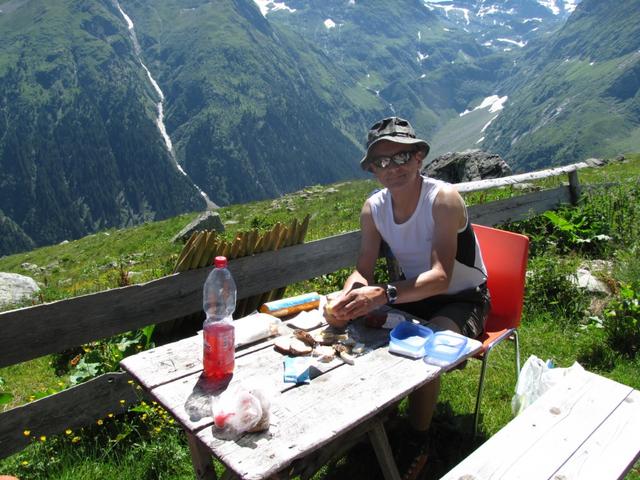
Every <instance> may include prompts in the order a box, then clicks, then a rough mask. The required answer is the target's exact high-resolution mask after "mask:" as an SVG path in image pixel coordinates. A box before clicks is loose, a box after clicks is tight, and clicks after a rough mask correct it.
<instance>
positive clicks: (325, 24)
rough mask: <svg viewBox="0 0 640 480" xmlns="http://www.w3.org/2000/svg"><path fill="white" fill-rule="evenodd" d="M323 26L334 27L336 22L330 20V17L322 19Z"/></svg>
mask: <svg viewBox="0 0 640 480" xmlns="http://www.w3.org/2000/svg"><path fill="white" fill-rule="evenodd" d="M324 26H325V27H326V28H327V29H329V28H336V22H334V21H333V20H331V19H330V18H327V19H326V20H325V21H324Z"/></svg>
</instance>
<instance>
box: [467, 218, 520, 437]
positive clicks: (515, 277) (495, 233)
mask: <svg viewBox="0 0 640 480" xmlns="http://www.w3.org/2000/svg"><path fill="white" fill-rule="evenodd" d="M473 230H474V232H475V234H476V238H477V239H478V243H479V244H480V250H481V252H482V259H483V260H484V264H485V266H486V267H487V272H488V275H489V278H488V280H487V286H488V288H489V293H490V294H491V311H490V312H489V317H488V318H487V324H486V327H485V333H484V334H483V335H482V336H481V337H480V338H478V340H480V341H481V342H482V351H481V352H480V353H479V354H478V355H476V357H475V358H478V359H480V360H481V361H482V370H481V371H480V383H479V385H478V396H477V397H476V410H475V414H474V420H473V434H474V436H475V435H476V434H477V432H478V419H479V416H480V402H481V399H482V392H483V389H484V376H485V373H486V370H487V364H488V363H489V354H490V353H491V350H492V349H493V347H495V346H496V345H498V344H499V343H501V342H502V341H503V340H505V339H507V338H513V340H514V341H515V363H516V365H515V366H516V382H517V380H518V374H519V372H520V344H519V343H518V331H517V328H518V327H519V326H520V318H521V316H522V304H523V301H524V284H525V274H526V271H527V257H528V254H529V238H528V237H526V236H524V235H520V234H517V233H512V232H507V231H505V230H498V229H496V228H491V227H485V226H482V225H475V224H474V225H473Z"/></svg>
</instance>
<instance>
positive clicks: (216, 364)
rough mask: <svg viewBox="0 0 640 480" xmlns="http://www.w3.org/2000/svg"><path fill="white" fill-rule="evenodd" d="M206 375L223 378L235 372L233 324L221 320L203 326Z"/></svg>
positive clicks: (203, 361)
mask: <svg viewBox="0 0 640 480" xmlns="http://www.w3.org/2000/svg"><path fill="white" fill-rule="evenodd" d="M202 333H203V338H204V352H203V360H202V363H203V365H204V376H205V377H211V378H215V379H221V378H224V377H226V376H229V375H231V374H233V366H234V363H235V359H234V357H235V345H234V340H235V335H234V328H233V325H231V324H229V323H227V322H224V321H220V322H212V323H207V324H205V325H204V327H203V332H202Z"/></svg>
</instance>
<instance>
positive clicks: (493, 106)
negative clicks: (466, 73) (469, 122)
mask: <svg viewBox="0 0 640 480" xmlns="http://www.w3.org/2000/svg"><path fill="white" fill-rule="evenodd" d="M508 99H509V97H508V96H507V95H505V96H504V97H499V96H498V95H491V96H490V97H487V98H485V99H484V100H483V101H482V103H480V105H478V106H477V107H475V108H474V109H473V110H465V111H464V112H462V113H461V114H460V116H461V117H464V116H465V115H467V114H469V113H471V112H474V111H476V110H479V109H481V108H488V109H489V113H496V112H499V111H500V110H502V109H503V108H504V104H505V103H506V101H507V100H508ZM494 119H495V117H494ZM491 121H493V119H492V120H491ZM488 126H489V125H486V126H485V128H486V127H488ZM483 130H484V129H483Z"/></svg>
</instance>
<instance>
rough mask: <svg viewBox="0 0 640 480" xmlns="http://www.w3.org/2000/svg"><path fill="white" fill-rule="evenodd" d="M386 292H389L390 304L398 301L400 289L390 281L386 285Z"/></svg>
mask: <svg viewBox="0 0 640 480" xmlns="http://www.w3.org/2000/svg"><path fill="white" fill-rule="evenodd" d="M385 292H386V294H387V303H388V304H389V305H393V304H394V303H396V300H398V289H397V288H396V287H394V286H393V285H391V284H390V283H388V284H387V286H386V287H385Z"/></svg>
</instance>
